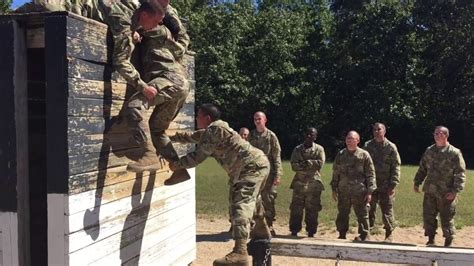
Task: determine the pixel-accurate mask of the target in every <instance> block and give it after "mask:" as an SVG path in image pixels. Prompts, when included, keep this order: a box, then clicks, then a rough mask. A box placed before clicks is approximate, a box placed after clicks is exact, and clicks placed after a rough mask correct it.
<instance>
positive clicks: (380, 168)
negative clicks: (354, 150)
mask: <svg viewBox="0 0 474 266" xmlns="http://www.w3.org/2000/svg"><path fill="white" fill-rule="evenodd" d="M364 149H365V150H366V151H368V152H369V154H370V157H371V158H372V161H373V163H374V166H375V176H376V182H377V190H379V191H388V190H392V189H394V188H395V187H396V186H397V185H398V184H399V183H400V164H401V162H400V155H399V154H398V150H397V146H396V145H395V144H393V143H392V142H390V141H389V140H388V139H385V140H384V142H383V143H378V142H377V141H375V139H372V140H369V141H367V142H366V143H365V145H364Z"/></svg>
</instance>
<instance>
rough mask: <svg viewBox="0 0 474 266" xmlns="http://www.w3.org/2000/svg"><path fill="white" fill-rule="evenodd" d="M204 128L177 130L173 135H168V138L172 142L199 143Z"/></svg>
mask: <svg viewBox="0 0 474 266" xmlns="http://www.w3.org/2000/svg"><path fill="white" fill-rule="evenodd" d="M204 132H205V130H204V129H200V130H196V131H186V132H178V133H176V134H175V135H174V136H170V140H171V141H174V142H180V143H195V144H197V143H199V141H200V140H201V137H202V135H203V134H204Z"/></svg>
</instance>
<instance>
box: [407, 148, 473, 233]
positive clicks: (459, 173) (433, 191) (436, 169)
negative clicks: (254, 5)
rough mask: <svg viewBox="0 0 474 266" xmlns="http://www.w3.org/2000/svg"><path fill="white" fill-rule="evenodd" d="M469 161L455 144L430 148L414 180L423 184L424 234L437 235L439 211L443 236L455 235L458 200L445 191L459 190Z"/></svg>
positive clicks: (416, 184)
mask: <svg viewBox="0 0 474 266" xmlns="http://www.w3.org/2000/svg"><path fill="white" fill-rule="evenodd" d="M465 172H466V164H465V163H464V158H463V156H462V154H461V151H460V150H459V149H457V148H455V147H454V146H452V145H450V144H449V145H448V146H446V147H443V148H438V147H436V145H432V146H430V147H428V148H427V149H426V151H425V153H424V154H423V157H422V158H421V161H420V167H419V169H418V172H417V173H416V176H415V179H414V183H415V186H420V185H421V184H422V183H423V181H424V185H423V192H425V195H424V198H423V226H424V228H425V236H434V235H435V234H436V228H437V227H438V220H437V219H436V216H437V215H438V213H439V216H440V218H441V228H442V229H443V236H444V237H446V238H448V237H453V236H454V234H455V230H454V215H455V213H456V202H457V200H453V201H449V200H447V199H446V198H445V196H446V193H448V192H453V193H459V192H460V191H461V190H463V188H464V183H465V181H466V175H465Z"/></svg>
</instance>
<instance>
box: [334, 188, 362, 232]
mask: <svg viewBox="0 0 474 266" xmlns="http://www.w3.org/2000/svg"><path fill="white" fill-rule="evenodd" d="M364 198H365V194H364V193H363V194H354V195H351V194H349V193H339V196H338V199H337V210H338V214H337V218H336V228H337V231H339V232H340V233H346V232H347V231H348V230H349V214H350V212H351V206H352V207H354V212H355V214H356V216H357V223H358V224H359V226H358V232H359V234H360V235H363V234H364V235H367V234H369V205H368V204H366V203H365V201H364Z"/></svg>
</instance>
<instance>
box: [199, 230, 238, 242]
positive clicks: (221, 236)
mask: <svg viewBox="0 0 474 266" xmlns="http://www.w3.org/2000/svg"><path fill="white" fill-rule="evenodd" d="M230 240H232V235H231V233H229V232H220V233H209V234H206V233H198V234H197V235H196V242H198V243H199V242H228V241H230Z"/></svg>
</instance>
